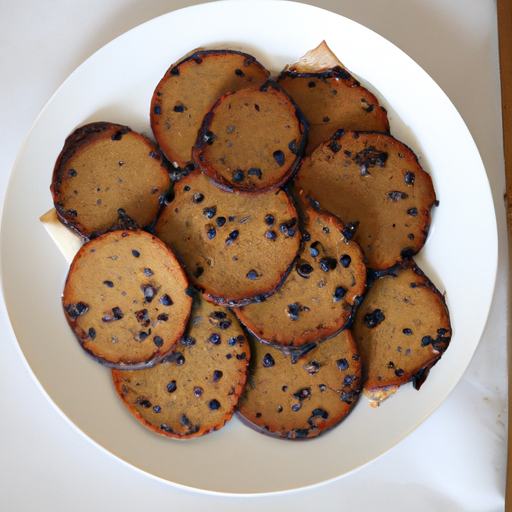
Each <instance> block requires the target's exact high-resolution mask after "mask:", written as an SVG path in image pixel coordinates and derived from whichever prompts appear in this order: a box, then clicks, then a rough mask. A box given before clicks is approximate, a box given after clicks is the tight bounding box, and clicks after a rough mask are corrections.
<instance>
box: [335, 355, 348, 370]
mask: <svg viewBox="0 0 512 512" xmlns="http://www.w3.org/2000/svg"><path fill="white" fill-rule="evenodd" d="M336 366H337V367H338V370H341V371H344V370H347V369H348V361H347V360H346V359H345V358H342V359H338V360H337V361H336Z"/></svg>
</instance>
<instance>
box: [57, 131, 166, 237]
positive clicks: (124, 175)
mask: <svg viewBox="0 0 512 512" xmlns="http://www.w3.org/2000/svg"><path fill="white" fill-rule="evenodd" d="M169 187H170V178H169V173H168V171H167V169H166V168H165V167H164V165H163V163H162V160H161V158H160V154H159V151H158V149H157V147H156V146H155V144H154V143H153V142H151V141H150V140H149V139H148V138H146V137H145V136H143V135H141V134H139V133H137V132H134V131H133V130H131V129H130V128H129V127H128V126H122V125H119V124H115V123H110V122H96V123H90V124H87V125H84V126H81V127H80V128H78V129H76V130H75V131H74V132H73V133H72V134H71V135H69V137H68V138H67V139H66V142H65V144H64V147H63V149H62V151H61V153H60V155H59V157H58V159H57V162H56V164H55V169H54V171H53V178H52V184H51V192H52V196H53V201H54V205H55V210H56V212H57V216H58V218H59V220H60V221H61V222H62V223H63V224H65V225H66V226H67V227H68V228H70V229H71V230H73V231H75V232H77V233H78V234H80V235H81V236H82V237H83V238H86V239H87V238H91V237H93V236H97V235H98V234H101V233H104V232H105V231H107V230H108V229H111V228H112V227H113V226H114V225H116V223H117V222H118V220H119V212H120V210H121V211H122V212H123V214H124V215H126V216H127V217H128V218H130V219H131V220H132V221H134V222H135V223H136V224H137V225H138V226H139V227H141V228H145V227H147V226H149V225H150V224H151V223H152V222H153V221H154V219H155V217H156V215H157V213H158V209H159V206H160V202H161V198H162V197H163V196H164V195H165V194H166V193H167V192H168V189H169Z"/></svg>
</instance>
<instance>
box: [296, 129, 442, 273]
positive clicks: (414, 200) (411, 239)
mask: <svg viewBox="0 0 512 512" xmlns="http://www.w3.org/2000/svg"><path fill="white" fill-rule="evenodd" d="M294 181H295V185H296V187H297V188H299V189H300V190H302V191H303V193H304V194H305V195H307V196H309V197H311V198H312V199H314V200H315V201H318V203H319V204H320V207H321V208H322V209H324V210H326V211H328V212H330V213H332V214H334V215H337V216H338V217H340V218H341V220H342V221H343V222H344V224H345V225H346V227H347V228H348V229H350V230H351V231H352V232H353V237H354V240H355V241H356V242H357V243H358V244H359V246H360V247H361V249H362V250H363V252H364V254H365V257H366V261H367V264H368V267H370V268H372V269H374V270H383V269H386V268H389V267H391V266H393V265H394V264H395V263H396V262H397V261H402V260H404V259H406V258H409V257H411V256H413V255H414V254H416V253H417V252H418V251H419V250H420V249H421V248H422V247H423V245H424V243H425V240H426V238H427V235H428V231H429V228H430V223H431V209H432V207H433V206H434V205H436V204H437V201H436V195H435V191H434V187H433V184H432V179H431V177H430V175H429V174H427V173H426V172H425V171H424V170H423V169H422V167H421V166H420V164H419V162H418V159H417V157H416V155H415V154H414V153H413V151H412V150H411V149H410V148H409V147H407V146H406V145H405V144H403V143H402V142H400V141H398V140H397V139H395V138H394V137H392V136H391V135H387V134H383V133H378V132H350V131H349V132H343V131H340V132H338V133H337V134H336V135H335V136H334V137H333V138H332V139H330V140H328V141H326V142H324V143H322V144H321V145H320V146H319V147H318V148H317V149H316V150H315V151H314V152H313V153H312V154H311V155H310V156H308V157H306V158H304V160H303V163H302V165H301V168H300V170H299V172H298V173H297V176H296V178H295V180H294Z"/></svg>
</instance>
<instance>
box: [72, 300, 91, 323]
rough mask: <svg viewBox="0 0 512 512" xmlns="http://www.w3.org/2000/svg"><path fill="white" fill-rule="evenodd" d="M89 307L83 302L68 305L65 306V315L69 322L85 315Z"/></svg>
mask: <svg viewBox="0 0 512 512" xmlns="http://www.w3.org/2000/svg"><path fill="white" fill-rule="evenodd" d="M87 311H89V306H88V305H87V304H85V303H84V302H77V303H76V304H69V305H68V306H66V313H67V314H68V316H69V318H71V320H73V321H74V320H76V319H77V318H78V317H79V316H81V315H83V314H85V313H87Z"/></svg>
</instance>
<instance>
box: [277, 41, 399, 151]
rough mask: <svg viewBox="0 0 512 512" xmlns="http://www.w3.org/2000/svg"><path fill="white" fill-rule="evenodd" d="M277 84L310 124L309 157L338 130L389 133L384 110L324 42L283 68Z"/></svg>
mask: <svg viewBox="0 0 512 512" xmlns="http://www.w3.org/2000/svg"><path fill="white" fill-rule="evenodd" d="M278 83H279V85H280V86H281V87H282V88H283V89H284V90H285V91H286V92H287V93H288V94H289V95H290V96H291V97H292V98H293V99H294V101H295V102H296V103H297V105H298V106H299V108H300V110H301V111H302V113H303V114H304V117H305V118H306V120H307V122H308V124H309V136H308V146H307V150H306V151H307V153H308V154H309V153H311V152H312V151H313V150H314V149H315V148H317V147H318V146H319V145H320V144H321V143H322V142H324V141H326V140H327V139H329V138H330V137H332V136H333V135H334V133H335V132H336V131H337V130H339V129H344V130H346V131H348V130H359V131H381V132H389V120H388V116H387V112H386V110H385V109H384V107H382V106H381V105H380V104H379V101H378V99H377V98H376V96H375V95H374V94H373V93H371V92H370V91H369V90H368V89H367V88H365V87H363V86H362V85H361V84H360V83H359V81H358V80H356V79H355V78H354V77H353V76H352V74H351V73H350V72H349V71H348V70H347V69H346V68H345V67H344V66H343V65H342V64H341V62H339V61H338V60H337V58H336V57H335V55H334V54H332V52H331V50H330V49H329V48H328V47H327V45H326V43H325V41H324V42H323V43H321V44H320V45H319V46H318V47H317V48H315V49H314V50H310V51H309V52H308V53H307V54H306V55H304V57H302V58H301V59H300V60H299V61H298V62H297V63H295V64H293V65H292V66H290V67H287V68H286V69H284V70H283V71H282V72H281V74H280V75H279V78H278Z"/></svg>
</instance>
